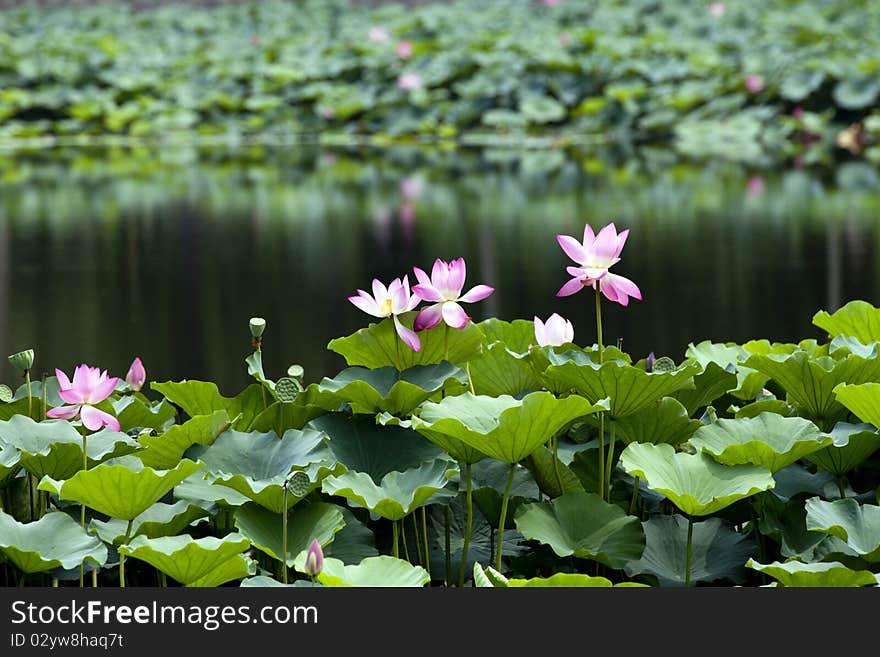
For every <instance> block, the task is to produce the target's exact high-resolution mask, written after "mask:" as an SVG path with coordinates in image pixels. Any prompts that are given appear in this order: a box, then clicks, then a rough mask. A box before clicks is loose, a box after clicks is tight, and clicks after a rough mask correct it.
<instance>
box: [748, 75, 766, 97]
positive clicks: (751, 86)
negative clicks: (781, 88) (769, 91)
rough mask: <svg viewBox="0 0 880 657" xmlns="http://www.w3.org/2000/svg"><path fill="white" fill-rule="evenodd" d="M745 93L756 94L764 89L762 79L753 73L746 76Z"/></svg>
mask: <svg viewBox="0 0 880 657" xmlns="http://www.w3.org/2000/svg"><path fill="white" fill-rule="evenodd" d="M745 85H746V91H748V92H749V93H753V94H756V93H758V92H759V91H761V90H762V89H763V88H764V79H763V78H762V77H761V76H760V75H757V74H755V73H752V74H751V75H747V76H746V80H745Z"/></svg>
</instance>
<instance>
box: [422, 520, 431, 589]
mask: <svg viewBox="0 0 880 657" xmlns="http://www.w3.org/2000/svg"><path fill="white" fill-rule="evenodd" d="M422 541H424V543H425V570H427V571H428V577H429V578H430V577H431V555H430V554H429V553H428V512H427V511H426V510H425V507H424V505H423V506H422ZM429 581H430V579H429Z"/></svg>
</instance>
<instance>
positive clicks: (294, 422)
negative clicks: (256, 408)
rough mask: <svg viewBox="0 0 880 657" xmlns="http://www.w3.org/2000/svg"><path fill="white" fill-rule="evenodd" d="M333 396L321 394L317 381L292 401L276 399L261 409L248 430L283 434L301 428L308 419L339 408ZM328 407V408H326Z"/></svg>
mask: <svg viewBox="0 0 880 657" xmlns="http://www.w3.org/2000/svg"><path fill="white" fill-rule="evenodd" d="M337 401H338V400H337V399H336V397H335V396H328V395H327V394H326V393H324V394H322V393H321V392H320V391H319V389H318V384H317V383H311V384H309V385H308V386H306V389H305V390H303V391H302V392H299V393H298V394H297V395H296V398H295V399H294V400H293V401H276V402H273V403H271V404H269V406H268V407H267V408H266V410H264V411H262V412H261V413H260V414H259V415H257V417H255V418H254V421H253V422H252V423H251V424H250V426H248V430H249V431H274V432H275V433H276V434H277V435H279V436H283V435H284V432H285V431H287V430H288V429H302V428H303V427H304V426H305V425H306V424H308V422H309V421H310V420H313V419H315V418H316V417H320V416H322V415H324V413H327V412H328V411H331V410H333V411H335V410H339V406H340V404H341V402H340V403H337ZM328 407H329V408H328Z"/></svg>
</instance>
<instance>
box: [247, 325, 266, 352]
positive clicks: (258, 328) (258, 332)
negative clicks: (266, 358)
mask: <svg viewBox="0 0 880 657" xmlns="http://www.w3.org/2000/svg"><path fill="white" fill-rule="evenodd" d="M249 325H250V328H251V336H252V337H253V340H251V344H252V345H253V347H254V349H255V350H257V351H259V349H260V346H261V345H262V343H263V331H265V330H266V320H265V319H263V318H262V317H251V319H250V322H249Z"/></svg>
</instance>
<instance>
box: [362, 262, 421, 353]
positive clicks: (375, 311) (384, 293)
mask: <svg viewBox="0 0 880 657" xmlns="http://www.w3.org/2000/svg"><path fill="white" fill-rule="evenodd" d="M348 300H349V301H351V302H352V303H353V304H354V305H355V306H357V307H358V308H360V309H361V310H363V311H364V312H365V313H367V314H368V315H373V316H374V317H393V318H394V329H395V330H396V331H397V335H399V336H400V339H401V340H403V341H404V342H405V343H406V345H407V346H408V347H409V348H410V349H412V350H413V351H418V350H419V349H421V348H422V342H421V340H419V336H417V335H416V334H415V332H414V331H412V330H411V329H408V328H407V327H406V326H404V325H403V324H401V322H400V320H399V319H398V318H397V316H398V315H400V314H401V313H405V312H409V311H410V310H413V309H414V308H415V307H416V306H418V305H419V302H421V298H419V296H418V295H415V294H412V293H411V292H410V289H409V278H408V277H407V276H404V277H403V281H401V280H400V279H399V278H395V279H394V280H393V281H391V284H390V285H389V286H388V287H387V288H386V287H385V286H384V285H383V284H382V282H381V281H379V279H378V278H374V279H373V295H372V296H370V295H369V294H368V293H367V292H364V291H363V290H358V296H352V297H348Z"/></svg>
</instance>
